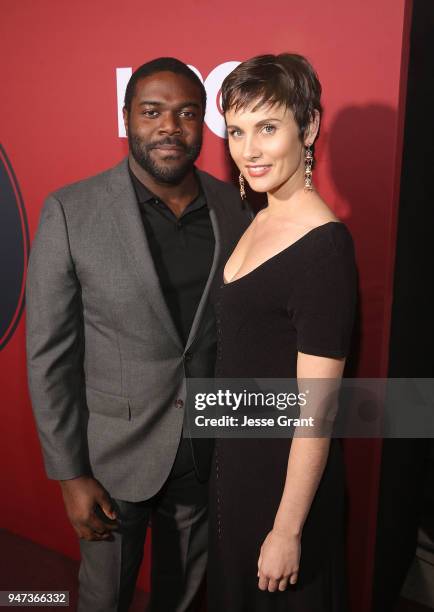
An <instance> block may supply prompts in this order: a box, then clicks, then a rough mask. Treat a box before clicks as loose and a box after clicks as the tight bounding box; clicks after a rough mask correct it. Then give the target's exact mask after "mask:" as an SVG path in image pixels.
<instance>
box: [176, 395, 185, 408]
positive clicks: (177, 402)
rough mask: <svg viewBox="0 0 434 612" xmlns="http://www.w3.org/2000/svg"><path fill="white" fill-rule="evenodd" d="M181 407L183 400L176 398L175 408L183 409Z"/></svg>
mask: <svg viewBox="0 0 434 612" xmlns="http://www.w3.org/2000/svg"><path fill="white" fill-rule="evenodd" d="M183 406H184V402H183V400H182V399H180V398H179V397H178V399H177V400H175V408H183Z"/></svg>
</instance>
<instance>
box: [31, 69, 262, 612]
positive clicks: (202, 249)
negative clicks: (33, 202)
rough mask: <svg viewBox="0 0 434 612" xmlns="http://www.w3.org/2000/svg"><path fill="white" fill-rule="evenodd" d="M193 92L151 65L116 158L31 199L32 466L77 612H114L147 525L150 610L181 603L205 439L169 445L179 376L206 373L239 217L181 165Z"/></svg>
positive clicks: (198, 572) (234, 200)
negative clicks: (59, 535)
mask: <svg viewBox="0 0 434 612" xmlns="http://www.w3.org/2000/svg"><path fill="white" fill-rule="evenodd" d="M205 102H206V94H205V89H204V87H203V85H202V83H201V81H200V80H199V79H198V78H197V76H196V75H195V74H194V72H192V71H191V70H190V69H189V68H188V67H187V66H186V65H185V64H183V63H182V62H180V61H178V60H176V59H172V58H160V59H157V60H154V61H152V62H149V63H147V64H144V65H143V66H141V67H140V68H139V69H138V70H136V72H135V73H134V74H133V75H132V77H131V79H130V81H129V83H128V86H127V90H126V94H125V108H124V119H125V126H126V130H127V134H128V142H129V155H128V159H127V160H124V161H123V162H121V163H120V164H119V165H118V166H116V167H115V168H113V169H111V170H108V171H106V172H104V173H102V174H100V175H98V176H95V177H92V178H90V179H87V180H84V181H81V182H79V183H76V184H74V185H70V186H68V187H65V188H63V189H60V190H59V191H57V192H56V193H54V194H53V195H51V196H50V197H49V198H48V199H47V201H46V203H45V206H44V209H43V212H42V216H41V221H40V225H39V229H38V232H37V235H36V238H35V241H34V244H33V249H32V254H31V257H30V264H29V271H28V285H27V328H28V337H27V352H28V370H29V384H30V390H31V397H32V403H33V407H34V413H35V418H36V421H37V425H38V431H39V435H40V439H41V443H42V449H43V454H44V460H45V465H46V471H47V474H48V477H49V478H53V479H57V480H59V481H60V483H61V489H62V493H63V497H64V501H65V506H66V511H67V514H68V516H69V519H70V521H71V523H72V525H73V527H74V529H75V531H76V532H77V534H78V536H79V537H80V546H81V555H82V562H81V567H80V574H79V580H80V590H79V605H78V609H79V610H80V611H89V612H90V611H92V612H97V611H104V612H109V611H112V610H113V611H115V610H116V611H124V610H128V607H129V604H130V602H131V599H132V596H133V592H134V587H135V582H136V578H137V573H138V570H139V567H140V562H141V560H142V555H143V544H144V539H145V533H146V527H147V524H148V523H149V520H150V519H151V520H152V537H153V547H152V548H153V552H152V594H151V610H153V611H157V610H158V611H160V610H161V611H164V612H178V611H184V610H195V609H196V607H195V602H196V600H197V593H198V590H199V587H200V584H201V581H202V578H203V576H204V572H205V566H206V543H207V542H206V541H207V533H206V531H207V525H206V514H207V513H206V508H207V495H206V490H207V484H206V480H207V478H208V472H209V463H210V454H211V450H212V449H211V445H210V443H209V441H206V440H205V441H204V440H190V439H189V438H186V437H183V436H182V429H183V422H184V404H185V396H186V385H185V378H186V377H191V376H193V377H209V376H212V375H213V370H214V361H215V349H216V333H215V321H214V316H213V309H212V306H211V300H210V296H212V293H213V289H214V288H215V287H216V285H217V284H220V283H221V279H222V267H223V265H224V262H225V260H226V258H227V257H228V255H229V254H230V252H231V250H232V249H233V247H234V246H235V244H236V242H237V240H238V239H239V237H240V235H241V234H242V232H243V231H244V230H245V228H246V227H247V225H248V224H249V222H250V216H249V214H248V211H247V209H246V208H244V207H243V204H242V202H241V200H240V197H239V195H238V193H237V191H236V190H235V189H234V188H233V187H232V186H229V185H227V184H225V183H222V182H221V181H218V180H217V179H215V178H213V177H212V176H210V175H208V174H206V173H204V172H200V171H198V170H196V169H195V167H194V162H195V160H196V158H197V156H198V155H199V152H200V148H201V142H202V129H203V117H204V112H205Z"/></svg>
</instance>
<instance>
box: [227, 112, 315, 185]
mask: <svg viewBox="0 0 434 612" xmlns="http://www.w3.org/2000/svg"><path fill="white" fill-rule="evenodd" d="M255 106H256V104H252V105H251V106H249V107H248V108H241V109H238V110H234V109H228V111H227V112H226V114H225V118H226V124H227V130H228V141H229V150H230V153H231V156H232V158H233V160H234V161H235V163H236V165H237V166H238V168H239V170H240V172H241V173H242V174H243V175H244V176H245V178H246V179H247V181H248V183H249V185H250V187H251V188H252V189H253V190H254V191H259V192H267V193H272V194H276V195H277V193H279V192H281V191H282V190H286V187H290V188H291V191H292V190H293V189H298V188H299V187H303V185H304V145H308V144H312V143H313V141H314V140H315V136H316V133H317V131H318V126H317V125H316V123H317V120H316V121H314V122H312V124H311V125H310V126H309V128H308V129H307V130H306V132H305V136H304V142H303V141H302V140H301V139H300V129H299V127H298V125H297V123H296V121H295V119H294V115H293V113H292V111H291V110H290V109H289V108H286V107H285V106H283V105H273V106H270V105H261V106H259V107H258V108H257V109H255ZM252 109H255V110H252Z"/></svg>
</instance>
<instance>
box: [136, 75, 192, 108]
mask: <svg viewBox="0 0 434 612" xmlns="http://www.w3.org/2000/svg"><path fill="white" fill-rule="evenodd" d="M135 93H136V96H138V97H140V98H142V97H143V96H146V97H148V96H149V95H150V94H152V95H154V96H162V97H164V98H167V97H169V98H171V99H172V98H174V97H185V96H187V97H188V98H189V99H191V98H197V99H198V100H199V101H200V100H201V92H200V89H199V86H198V85H196V84H195V83H194V82H193V81H192V80H191V79H189V78H188V77H187V76H185V75H183V74H177V73H175V72H169V71H164V72H155V73H154V74H150V75H148V76H145V77H143V78H141V79H139V80H138V81H137V83H136V90H135Z"/></svg>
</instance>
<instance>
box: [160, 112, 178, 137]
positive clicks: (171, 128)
mask: <svg viewBox="0 0 434 612" xmlns="http://www.w3.org/2000/svg"><path fill="white" fill-rule="evenodd" d="M158 129H159V132H161V133H163V134H181V133H182V128H181V123H180V121H179V117H178V115H176V113H163V114H162V115H161V120H160V125H159V128H158Z"/></svg>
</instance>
